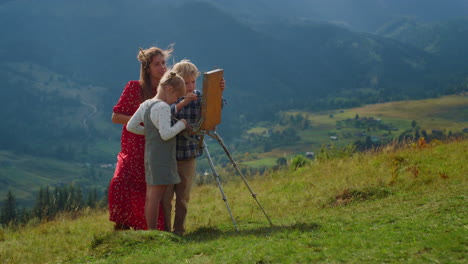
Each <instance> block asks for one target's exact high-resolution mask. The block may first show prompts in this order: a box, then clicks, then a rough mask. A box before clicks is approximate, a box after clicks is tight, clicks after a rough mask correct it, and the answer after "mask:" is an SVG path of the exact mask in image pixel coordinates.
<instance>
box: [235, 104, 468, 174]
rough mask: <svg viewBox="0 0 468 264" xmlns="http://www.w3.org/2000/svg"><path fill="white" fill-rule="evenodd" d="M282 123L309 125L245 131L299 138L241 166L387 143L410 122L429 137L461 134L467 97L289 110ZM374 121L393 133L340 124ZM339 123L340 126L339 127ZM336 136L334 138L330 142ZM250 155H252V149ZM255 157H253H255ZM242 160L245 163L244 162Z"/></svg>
mask: <svg viewBox="0 0 468 264" xmlns="http://www.w3.org/2000/svg"><path fill="white" fill-rule="evenodd" d="M282 115H283V117H282V118H281V119H282V120H289V119H290V118H291V117H292V116H303V117H304V118H305V119H307V120H308V121H309V126H308V127H307V128H305V129H301V128H300V127H299V126H298V124H299V123H298V122H295V121H293V122H290V121H288V123H287V124H285V125H281V124H279V123H275V124H273V125H272V124H271V123H264V124H266V126H257V127H253V128H251V129H250V130H248V131H247V133H246V135H244V137H252V136H260V137H262V136H263V137H268V134H266V131H268V130H270V131H282V130H285V129H286V128H287V127H293V128H295V129H297V134H298V135H299V136H300V139H299V140H297V141H296V142H294V143H292V144H288V145H287V146H282V147H278V148H274V149H272V150H271V151H266V152H264V151H260V150H258V151H259V152H260V153H259V154H257V155H250V157H249V158H246V157H242V158H243V159H242V160H241V163H242V165H244V166H248V167H254V168H259V167H262V166H264V167H271V166H274V165H276V159H278V158H280V157H286V158H290V157H292V156H294V155H298V154H302V155H304V154H305V152H308V151H310V152H315V153H318V152H319V151H320V149H321V148H322V147H323V146H334V147H335V148H342V147H345V146H346V145H349V144H352V143H354V142H355V141H357V140H361V141H363V140H365V138H366V137H367V136H372V137H375V138H378V139H379V140H382V141H384V140H385V141H389V140H391V139H393V138H395V137H396V138H397V137H398V136H399V135H400V134H401V133H402V132H403V131H405V130H408V129H413V128H412V124H411V123H412V122H413V121H416V127H417V128H419V129H420V130H426V131H427V132H428V133H429V134H431V133H432V130H438V131H442V132H443V133H446V134H447V133H449V132H452V133H456V132H461V131H462V130H463V129H464V128H467V127H468V119H467V116H468V97H467V96H466V95H451V96H444V97H440V98H433V99H425V100H408V101H396V102H389V103H382V104H371V105H366V106H363V107H358V108H352V109H341V110H331V111H323V112H316V113H309V112H302V111H288V112H283V113H282ZM356 115H358V116H359V118H360V119H363V118H373V119H374V120H380V121H378V123H379V124H383V125H388V127H389V128H394V130H390V131H389V130H388V129H379V128H375V129H374V128H372V127H371V128H370V129H367V128H365V127H363V128H356V127H353V126H351V125H342V123H339V122H340V121H344V120H348V119H355V118H356ZM338 124H340V125H338ZM331 136H336V139H331V138H330V137H331ZM251 152H255V151H254V150H252V151H251ZM254 157H255V158H254ZM243 160H245V161H243Z"/></svg>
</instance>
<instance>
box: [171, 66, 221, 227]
mask: <svg viewBox="0 0 468 264" xmlns="http://www.w3.org/2000/svg"><path fill="white" fill-rule="evenodd" d="M172 71H173V72H175V73H177V74H178V75H180V76H181V77H182V78H183V79H184V81H185V87H186V95H185V96H184V97H182V98H180V99H179V100H178V101H177V102H176V103H175V104H172V105H171V111H172V114H173V115H174V116H175V118H177V119H185V120H187V122H188V123H189V124H191V125H195V124H197V123H198V121H199V120H200V117H201V104H202V100H201V97H202V93H201V92H200V91H198V90H195V88H196V79H197V77H198V75H199V74H200V73H199V71H198V68H197V67H196V66H195V64H193V63H192V62H190V61H189V60H182V61H180V62H178V63H176V64H175V65H174V67H173V68H172ZM224 88H225V83H224V79H223V80H222V81H221V83H220V89H221V90H224ZM223 103H224V99H223ZM176 140H177V144H176V151H177V152H176V159H177V171H178V173H179V176H180V179H181V182H180V183H178V184H174V185H169V186H168V187H167V189H166V192H165V194H164V197H163V201H162V203H163V208H164V216H165V225H166V231H169V232H171V231H173V232H174V233H175V234H178V235H183V234H184V232H185V218H186V216H187V205H188V202H189V200H190V191H191V188H192V185H193V180H194V178H195V172H196V171H195V169H196V158H198V157H200V156H201V155H202V154H203V148H202V147H201V146H202V144H201V142H199V140H200V137H199V136H198V135H177V139H176ZM174 194H175V195H176V202H175V217H174V225H173V229H172V226H171V212H172V200H173V198H174Z"/></svg>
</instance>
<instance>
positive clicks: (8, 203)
mask: <svg viewBox="0 0 468 264" xmlns="http://www.w3.org/2000/svg"><path fill="white" fill-rule="evenodd" d="M0 218H1V224H16V223H18V210H17V208H16V199H15V196H14V195H13V193H12V192H11V190H9V191H8V193H7V195H6V199H5V203H4V204H3V207H2V211H1V217H0Z"/></svg>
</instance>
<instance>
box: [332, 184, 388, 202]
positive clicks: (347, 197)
mask: <svg viewBox="0 0 468 264" xmlns="http://www.w3.org/2000/svg"><path fill="white" fill-rule="evenodd" d="M391 194H392V191H391V190H389V189H388V188H385V187H364V188H361V189H345V190H343V191H342V192H341V193H339V194H338V195H335V196H334V197H333V198H331V199H330V202H329V203H328V205H329V206H344V205H348V204H350V203H353V202H363V201H368V200H376V199H382V198H385V197H387V196H389V195H391Z"/></svg>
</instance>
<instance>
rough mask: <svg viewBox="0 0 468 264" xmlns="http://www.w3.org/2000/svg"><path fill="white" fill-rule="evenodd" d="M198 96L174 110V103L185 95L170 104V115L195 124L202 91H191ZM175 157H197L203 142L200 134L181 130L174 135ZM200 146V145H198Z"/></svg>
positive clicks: (200, 152) (199, 110)
mask: <svg viewBox="0 0 468 264" xmlns="http://www.w3.org/2000/svg"><path fill="white" fill-rule="evenodd" d="M193 93H194V94H196V95H197V96H198V99H197V100H195V101H192V102H190V103H189V104H188V105H186V106H185V107H184V108H182V109H180V110H179V112H176V108H175V107H176V104H177V103H179V102H180V101H182V100H183V99H184V98H185V97H182V98H180V99H179V100H178V101H177V103H175V104H172V105H171V112H172V115H173V116H174V117H175V118H177V119H182V118H183V119H185V120H187V122H188V123H189V124H190V125H192V126H195V124H197V123H198V121H199V120H200V117H201V104H202V93H201V92H200V91H198V90H195V91H193ZM176 140H177V145H176V146H177V147H176V150H177V151H176V153H177V154H176V158H177V160H189V159H192V158H198V157H200V156H201V155H202V154H203V145H201V144H203V143H201V142H200V136H197V135H188V134H187V133H184V132H181V133H179V134H178V135H177V137H176ZM199 146H200V147H199Z"/></svg>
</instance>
